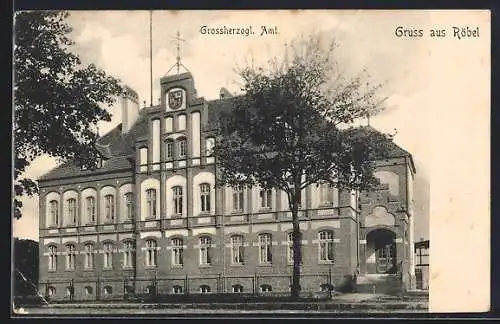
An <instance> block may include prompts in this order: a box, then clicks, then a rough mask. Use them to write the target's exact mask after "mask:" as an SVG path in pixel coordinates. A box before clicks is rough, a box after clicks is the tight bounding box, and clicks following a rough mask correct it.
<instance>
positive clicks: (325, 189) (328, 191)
mask: <svg viewBox="0 0 500 324" xmlns="http://www.w3.org/2000/svg"><path fill="white" fill-rule="evenodd" d="M319 188H320V203H321V204H323V205H330V204H332V203H333V188H332V186H331V185H330V184H329V183H326V182H323V183H321V184H320V185H319Z"/></svg>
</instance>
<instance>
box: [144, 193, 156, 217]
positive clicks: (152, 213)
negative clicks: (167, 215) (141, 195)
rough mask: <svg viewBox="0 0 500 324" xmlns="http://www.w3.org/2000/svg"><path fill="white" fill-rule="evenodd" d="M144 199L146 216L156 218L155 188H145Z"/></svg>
mask: <svg viewBox="0 0 500 324" xmlns="http://www.w3.org/2000/svg"><path fill="white" fill-rule="evenodd" d="M146 199H147V204H148V214H147V215H148V216H147V217H148V218H156V190H155V189H148V190H146Z"/></svg>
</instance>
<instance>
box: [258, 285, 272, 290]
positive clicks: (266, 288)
mask: <svg viewBox="0 0 500 324" xmlns="http://www.w3.org/2000/svg"><path fill="white" fill-rule="evenodd" d="M271 291H273V287H272V286H271V285H266V284H264V285H260V292H271Z"/></svg>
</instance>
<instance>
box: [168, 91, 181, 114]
mask: <svg viewBox="0 0 500 324" xmlns="http://www.w3.org/2000/svg"><path fill="white" fill-rule="evenodd" d="M168 106H169V107H170V109H174V110H175V109H179V108H180V107H181V106H182V90H175V91H170V92H169V93H168Z"/></svg>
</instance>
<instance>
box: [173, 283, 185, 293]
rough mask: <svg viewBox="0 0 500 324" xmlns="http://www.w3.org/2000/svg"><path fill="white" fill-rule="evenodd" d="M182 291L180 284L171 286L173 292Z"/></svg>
mask: <svg viewBox="0 0 500 324" xmlns="http://www.w3.org/2000/svg"><path fill="white" fill-rule="evenodd" d="M182 291H183V289H182V286H178V285H176V286H173V287H172V292H173V293H174V294H182Z"/></svg>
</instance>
